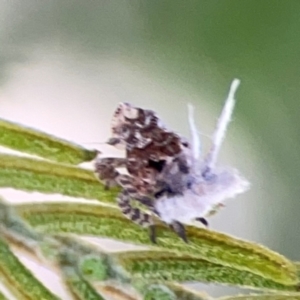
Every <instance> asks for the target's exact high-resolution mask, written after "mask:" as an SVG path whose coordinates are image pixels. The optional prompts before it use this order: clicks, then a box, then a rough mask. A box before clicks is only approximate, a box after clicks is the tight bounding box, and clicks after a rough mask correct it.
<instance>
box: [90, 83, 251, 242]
mask: <svg viewBox="0 0 300 300" xmlns="http://www.w3.org/2000/svg"><path fill="white" fill-rule="evenodd" d="M239 83H240V82H239V80H237V79H235V80H234V81H233V82H232V84H231V87H230V91H229V94H228V97H227V99H226V101H225V104H224V107H223V110H222V112H221V115H220V117H219V119H218V121H217V125H216V128H215V131H214V134H213V137H212V145H211V148H210V151H209V152H208V154H207V155H205V156H204V157H203V158H201V157H200V139H199V136H198V132H197V129H196V125H195V121H194V112H193V107H192V106H191V105H188V112H189V114H188V116H189V127H190V131H191V137H192V138H191V141H187V140H186V139H185V138H183V137H181V136H179V135H178V134H177V133H175V132H173V131H171V130H169V129H167V128H166V127H165V125H163V123H162V122H161V120H160V119H159V118H158V116H157V115H156V113H155V112H153V111H151V110H145V109H142V108H139V107H134V106H132V105H131V104H129V103H120V104H119V106H118V107H117V109H116V111H115V113H114V115H113V119H112V126H111V127H112V137H111V138H110V140H109V141H108V143H109V144H111V145H114V146H123V147H124V148H125V151H126V153H125V158H101V157H100V158H98V159H97V160H96V163H95V170H96V174H97V175H98V177H99V179H100V180H104V181H105V183H106V185H107V187H109V186H111V185H113V184H118V185H120V186H121V188H122V191H121V193H120V194H119V196H118V199H117V200H118V205H119V207H120V209H121V211H122V212H123V214H124V215H125V216H126V217H128V218H129V219H131V220H132V221H133V222H135V223H137V224H139V225H141V226H144V227H149V228H150V238H151V240H152V241H153V242H156V234H155V225H154V223H153V220H152V214H154V215H156V216H158V217H159V218H160V219H161V220H162V221H163V222H165V223H166V224H169V225H170V227H171V228H172V229H173V230H174V231H175V232H176V233H177V234H178V235H179V236H180V237H181V238H182V239H183V240H184V241H186V242H187V237H186V234H185V229H184V225H183V224H184V223H189V222H191V221H193V220H198V221H200V222H202V223H203V224H204V225H206V226H207V225H208V223H207V221H206V219H205V217H206V216H207V215H209V213H210V212H211V211H213V210H214V209H215V208H216V207H220V206H222V205H223V202H224V201H225V200H226V199H228V198H233V197H235V196H236V195H237V194H240V193H243V192H245V191H246V190H247V189H248V188H249V182H248V181H247V180H246V179H244V178H243V177H242V176H241V175H240V174H239V172H238V171H237V170H235V169H232V168H221V167H218V166H217V165H216V161H217V157H218V154H219V151H220V148H221V145H222V142H223V140H224V137H225V133H226V129H227V126H228V124H229V122H230V119H231V115H232V112H233V109H234V105H235V99H234V96H235V92H236V90H237V88H238V86H239ZM119 167H125V168H126V169H127V171H128V174H126V175H125V174H120V173H119V172H118V170H117V168H119ZM132 200H135V201H138V202H140V203H141V204H143V205H145V206H146V207H147V209H148V211H149V212H144V211H142V210H140V209H139V208H137V207H134V206H133V205H132Z"/></svg>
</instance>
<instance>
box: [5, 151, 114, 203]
mask: <svg viewBox="0 0 300 300" xmlns="http://www.w3.org/2000/svg"><path fill="white" fill-rule="evenodd" d="M0 187H11V188H15V189H19V190H25V191H37V192H42V193H60V194H63V195H68V196H73V197H82V198H87V199H98V200H101V201H103V202H109V203H112V204H115V203H116V200H115V198H116V195H117V191H118V189H111V190H109V191H105V188H104V186H103V185H102V184H101V183H100V182H99V181H98V180H97V178H96V176H95V175H94V173H93V172H91V171H89V170H86V169H83V168H78V167H75V166H70V165H63V164H58V163H54V162H48V161H42V160H36V159H32V158H25V157H16V156H13V155H6V154H0Z"/></svg>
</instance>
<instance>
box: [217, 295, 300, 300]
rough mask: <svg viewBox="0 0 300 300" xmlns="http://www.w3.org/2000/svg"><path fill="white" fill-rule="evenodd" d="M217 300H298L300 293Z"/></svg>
mask: <svg viewBox="0 0 300 300" xmlns="http://www.w3.org/2000/svg"><path fill="white" fill-rule="evenodd" d="M217 300H300V293H280V294H278V293H276V294H261V295H239V296H227V297H222V298H218V299H217Z"/></svg>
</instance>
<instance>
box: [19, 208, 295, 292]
mask: <svg viewBox="0 0 300 300" xmlns="http://www.w3.org/2000/svg"><path fill="white" fill-rule="evenodd" d="M15 208H16V211H17V212H18V213H19V215H20V216H21V217H22V218H24V219H25V220H26V221H27V222H29V224H30V225H31V226H33V227H34V228H36V229H38V230H41V231H42V232H47V233H51V232H52V233H59V232H64V233H76V234H81V235H95V236H102V237H109V238H114V239H118V240H121V241H127V242H132V243H136V244H142V245H148V246H152V247H154V248H155V249H159V250H163V251H166V250H167V251H172V252H175V253H179V254H181V255H188V256H191V257H196V258H202V259H205V260H207V261H210V262H212V263H215V264H221V265H222V266H228V267H230V268H233V269H237V270H240V271H245V272H250V273H253V274H256V275H259V276H262V277H263V278H266V279H270V280H272V281H274V282H277V283H279V284H283V285H287V286H295V285H296V284H297V283H298V282H299V279H298V277H297V271H296V267H295V266H294V264H293V263H292V262H290V261H289V260H287V259H286V258H284V257H283V256H281V255H279V254H278V253H276V252H273V251H271V250H269V249H267V248H265V247H263V246H260V245H257V244H254V243H250V242H246V241H243V240H240V239H236V238H233V237H231V236H228V235H225V234H222V233H218V232H215V231H212V230H207V229H200V228H194V227H187V237H188V239H189V243H188V244H187V243H184V242H183V241H182V240H180V239H179V238H178V236H176V234H175V233H173V232H172V231H171V230H170V229H169V228H168V227H166V226H165V225H163V224H161V223H158V224H157V226H156V228H157V245H153V244H152V243H151V242H150V240H149V234H148V231H147V229H145V228H141V227H139V226H137V225H135V224H133V223H132V222H131V221H130V220H128V219H126V218H124V217H123V216H122V215H121V213H120V211H119V210H118V209H115V208H113V207H105V206H101V205H86V204H77V203H76V204H75V203H43V204H34V205H32V204H22V205H16V206H15Z"/></svg>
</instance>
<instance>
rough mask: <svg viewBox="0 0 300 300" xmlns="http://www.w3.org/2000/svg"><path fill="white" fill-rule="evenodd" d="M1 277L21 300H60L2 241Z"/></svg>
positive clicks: (0, 244) (0, 241) (0, 246)
mask: <svg viewBox="0 0 300 300" xmlns="http://www.w3.org/2000/svg"><path fill="white" fill-rule="evenodd" d="M0 276H1V280H2V282H3V283H4V284H5V286H6V287H7V288H8V289H9V290H10V291H11V292H12V294H14V295H15V296H16V298H17V299H19V300H23V299H24V300H25V299H26V300H41V299H43V300H58V299H59V298H58V297H57V296H55V295H53V294H52V293H51V292H50V291H48V290H47V289H46V288H45V287H44V286H43V285H42V284H41V283H40V282H39V281H38V280H37V279H36V278H35V277H34V276H33V275H32V273H31V272H30V271H29V270H28V269H26V267H25V266H23V265H22V263H21V262H20V261H19V260H18V258H17V257H16V256H15V255H14V254H13V253H12V252H11V251H10V249H9V247H8V245H7V244H6V243H5V242H4V241H3V240H2V239H0Z"/></svg>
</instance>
